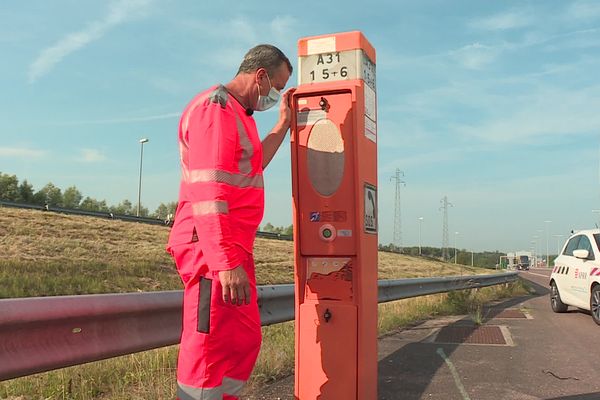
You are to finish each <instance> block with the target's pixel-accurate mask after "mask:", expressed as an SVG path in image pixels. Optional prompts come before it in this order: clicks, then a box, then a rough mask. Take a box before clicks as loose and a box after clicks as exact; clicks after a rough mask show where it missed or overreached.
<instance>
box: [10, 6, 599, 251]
mask: <svg viewBox="0 0 600 400" xmlns="http://www.w3.org/2000/svg"><path fill="white" fill-rule="evenodd" d="M352 30H360V31H362V32H363V33H364V34H365V36H366V37H367V38H368V40H369V41H370V42H371V43H372V45H373V46H374V47H375V50H376V52H377V66H376V69H377V104H378V157H379V163H378V174H379V182H378V196H379V229H380V232H379V241H380V243H390V242H392V241H393V231H394V223H393V221H394V209H395V207H394V200H395V190H396V185H395V183H394V181H392V179H391V178H392V177H393V176H394V175H395V172H396V169H400V170H401V171H402V172H403V174H404V175H403V178H402V179H403V181H405V183H406V185H405V186H402V187H401V244H402V245H403V246H416V245H418V244H419V217H423V220H422V222H421V238H422V239H421V243H422V245H423V246H435V247H440V246H441V245H442V230H443V227H442V225H443V223H442V221H443V218H442V217H443V213H442V211H441V210H440V206H441V202H440V201H441V199H442V198H443V197H444V196H447V197H448V200H449V202H450V203H451V204H452V206H451V207H450V208H449V213H448V227H449V239H450V241H449V244H450V246H452V247H454V246H456V247H458V248H461V249H465V250H475V251H482V250H490V251H494V250H500V251H517V250H529V249H531V248H532V247H537V249H538V252H539V253H545V252H546V246H548V247H549V248H550V253H552V252H553V251H554V252H556V246H557V244H558V243H560V242H561V241H564V240H565V239H566V237H567V236H568V234H569V232H570V231H571V230H572V229H585V228H592V227H594V225H595V223H597V222H596V221H598V220H600V214H599V213H594V212H592V210H595V209H600V176H599V175H600V73H599V72H598V71H600V2H598V1H583V0H582V1H558V0H554V1H552V0H549V1H545V0H540V1H510V0H507V1H502V2H499V1H494V2H492V1H476V0H473V1H452V2H449V1H443V0H437V1H434V0H422V1H399V0H393V1H392V0H390V1H374V0H372V1H370V2H369V4H368V6H366V3H352V4H351V5H349V3H348V2H346V1H340V0H330V1H327V2H311V1H306V2H303V3H302V7H298V3H297V2H283V1H261V2H256V1H245V2H237V1H219V2H207V1H192V0H186V1H184V0H181V1H179V0H166V1H165V0H161V1H158V0H114V1H92V0H87V1H76V0H55V1H52V2H49V1H45V0H37V1H32V0H30V1H20V0H19V1H17V0H6V1H3V2H2V7H1V8H0V55H1V60H2V61H1V62H0V87H1V88H2V89H1V90H0V172H3V173H8V174H11V175H12V174H15V175H17V177H18V178H19V179H20V180H23V179H27V180H28V181H29V182H31V183H32V184H33V185H34V188H35V189H36V190H37V189H40V188H41V187H43V186H44V185H45V184H46V183H48V182H52V183H54V184H55V185H57V186H59V187H61V188H63V189H65V188H67V187H69V186H71V185H75V186H77V188H79V189H80V191H81V192H82V193H83V194H84V196H91V197H94V198H97V199H106V201H107V202H108V203H109V204H117V203H119V202H120V201H122V200H124V199H130V200H131V201H133V202H135V201H136V200H137V190H138V179H139V162H140V146H141V145H140V143H139V140H140V139H141V138H148V139H149V142H148V143H146V144H144V157H143V161H144V167H143V187H142V203H143V205H144V206H147V207H148V208H149V209H150V210H154V209H155V208H156V207H157V206H158V205H159V204H160V203H161V202H170V201H175V200H176V199H177V193H178V186H179V178H180V170H179V156H178V149H177V126H178V119H179V115H180V113H181V111H182V110H183V108H184V107H185V105H186V104H187V102H188V101H189V100H190V99H191V98H192V97H193V96H194V95H195V94H196V93H198V92H200V91H203V90H205V89H206V88H208V87H209V86H212V85H214V84H216V83H227V82H228V81H229V80H231V79H232V77H233V76H234V75H235V73H236V71H237V68H238V66H239V63H240V61H241V60H242V57H243V55H244V54H245V52H246V51H247V50H248V49H249V48H251V47H253V46H254V45H256V44H260V43H270V44H274V45H276V46H278V47H279V48H281V49H282V50H283V51H284V53H286V54H287V55H288V57H289V58H290V60H291V61H292V63H293V65H294V67H295V68H296V69H297V65H298V64H297V41H298V39H299V38H302V37H306V36H314V35H322V34H329V33H336V32H344V31H352ZM296 84H297V76H296V74H295V73H294V74H293V75H292V77H291V79H290V82H289V86H295V85H296ZM274 109H275V108H274ZM255 117H256V121H257V124H258V127H259V131H260V132H261V135H264V134H266V133H267V132H269V130H270V129H271V127H272V126H273V125H274V124H275V122H276V119H277V112H276V111H267V112H264V113H256V114H255ZM265 182H266V210H265V218H264V220H263V224H264V223H266V222H271V223H272V224H273V225H276V226H277V225H289V224H291V219H292V215H291V214H292V211H291V183H290V151H289V140H286V142H285V143H284V144H283V146H282V148H281V149H280V151H279V152H278V154H277V155H276V157H275V159H274V160H273V162H272V163H271V165H269V167H268V169H267V170H266V171H265ZM545 221H551V222H545ZM456 232H458V233H456ZM554 235H562V237H555V236H554ZM561 244H562V243H561Z"/></svg>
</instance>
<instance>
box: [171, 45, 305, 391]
mask: <svg viewBox="0 0 600 400" xmlns="http://www.w3.org/2000/svg"><path fill="white" fill-rule="evenodd" d="M291 73H292V65H291V64H290V61H289V60H288V58H287V57H286V56H285V55H284V54H283V53H282V52H281V51H280V50H279V49H277V48H276V47H274V46H270V45H259V46H256V47H254V48H252V49H250V51H248V53H247V54H246V55H245V56H244V60H243V61H242V64H241V65H240V68H239V70H238V73H237V75H236V76H235V77H234V78H233V80H232V81H231V82H229V83H228V84H226V85H216V86H213V87H211V88H210V89H208V90H206V91H205V92H203V93H200V94H199V95H197V96H196V97H195V98H194V99H193V100H192V101H191V102H190V103H189V104H188V106H187V107H186V109H185V110H184V112H183V114H182V116H181V121H180V123H179V148H180V153H181V169H182V178H181V188H180V193H179V205H178V207H177V213H176V215H175V223H174V225H173V228H172V230H171V234H170V236H169V244H168V247H167V250H168V251H169V252H170V253H171V255H172V256H173V258H174V259H175V263H176V264H177V269H178V271H179V274H180V276H181V279H182V281H183V283H184V300H183V332H182V335H181V346H180V349H179V360H178V365H177V386H178V388H177V389H178V390H177V398H178V399H179V400H213V399H218V400H221V399H237V398H238V397H237V396H238V394H239V393H240V391H241V390H242V388H243V387H244V384H245V383H246V381H247V380H248V378H249V377H250V373H251V372H252V369H253V368H254V364H255V362H256V358H257V356H258V352H259V349H260V343H261V324H260V314H259V310H258V303H257V294H256V278H255V272H254V260H253V256H252V250H253V245H254V238H255V235H256V230H257V229H258V226H259V224H260V222H261V219H262V217H263V212H264V190H263V169H264V168H265V167H266V166H267V164H268V163H269V162H270V161H271V159H272V158H273V156H274V155H275V152H276V151H277V149H278V148H279V146H280V145H281V143H282V142H283V139H284V137H285V135H286V132H287V131H288V128H289V124H290V118H291V111H290V108H289V105H288V97H289V96H290V94H291V93H292V92H293V90H294V89H289V90H287V91H286V92H285V93H284V94H283V96H281V97H282V101H281V105H280V107H279V121H278V122H277V124H276V125H275V127H274V128H273V130H271V132H270V133H269V134H268V135H267V136H266V138H265V139H264V140H263V141H262V143H261V141H260V138H259V136H258V132H257V129H256V124H255V122H254V118H253V117H252V114H253V112H254V111H264V110H266V109H268V108H270V107H272V106H273V105H275V104H276V103H277V101H278V100H279V97H280V94H279V93H280V91H281V90H283V88H284V87H285V85H286V83H287V81H288V79H289V77H290V75H291Z"/></svg>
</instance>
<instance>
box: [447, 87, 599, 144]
mask: <svg viewBox="0 0 600 400" xmlns="http://www.w3.org/2000/svg"><path fill="white" fill-rule="evenodd" d="M599 91H600V86H590V87H586V88H583V89H579V90H576V89H558V88H552V87H542V88H538V89H537V90H535V91H533V92H532V93H527V94H523V95H520V96H519V95H515V96H513V97H512V98H511V103H510V104H507V103H506V102H504V103H503V104H499V103H496V104H494V103H489V104H488V106H489V107H491V109H495V110H497V111H496V112H495V113H494V115H492V116H490V118H488V119H486V120H484V121H482V122H481V123H480V124H473V125H469V126H466V125H463V126H458V125H457V126H455V127H454V128H455V129H456V130H457V131H458V132H460V133H462V134H466V135H468V136H471V137H477V138H479V139H481V140H484V141H487V142H492V143H505V144H508V143H522V144H523V143H527V142H532V141H536V140H537V141H539V140H544V141H546V142H547V141H548V140H549V139H550V137H552V136H564V137H569V136H572V135H575V134H579V135H591V134H594V133H597V132H599V131H600V114H598V109H600V95H598V93H600V92H599Z"/></svg>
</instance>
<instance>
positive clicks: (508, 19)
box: [469, 11, 534, 31]
mask: <svg viewBox="0 0 600 400" xmlns="http://www.w3.org/2000/svg"><path fill="white" fill-rule="evenodd" d="M533 22H534V18H533V17H532V16H531V15H529V14H527V13H525V12H523V11H508V12H504V13H500V14H496V15H492V16H489V17H487V18H480V19H476V20H472V21H471V22H469V26H470V27H471V28H474V29H480V30H487V31H502V30H509V29H516V28H523V27H525V26H528V25H531V24H532V23H533Z"/></svg>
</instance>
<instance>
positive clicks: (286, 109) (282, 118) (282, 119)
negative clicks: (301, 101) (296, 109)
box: [277, 88, 296, 133]
mask: <svg viewBox="0 0 600 400" xmlns="http://www.w3.org/2000/svg"><path fill="white" fill-rule="evenodd" d="M295 91H296V88H289V89H288V90H286V91H285V92H283V94H282V95H281V103H280V104H279V122H278V123H277V126H278V128H279V127H281V129H283V133H285V132H287V130H288V128H289V127H290V123H291V122H292V107H291V103H290V102H291V101H292V95H293V94H294V92H295Z"/></svg>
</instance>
